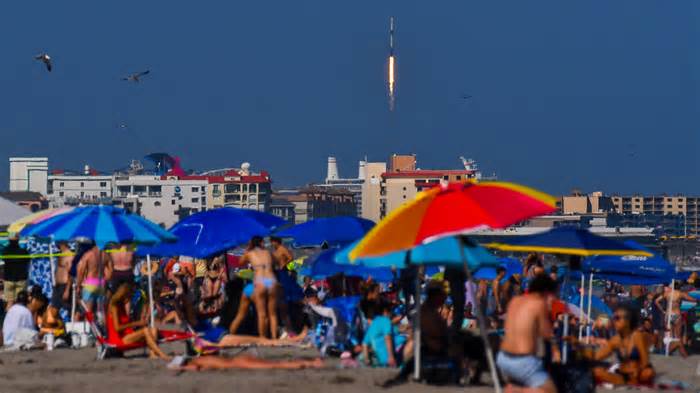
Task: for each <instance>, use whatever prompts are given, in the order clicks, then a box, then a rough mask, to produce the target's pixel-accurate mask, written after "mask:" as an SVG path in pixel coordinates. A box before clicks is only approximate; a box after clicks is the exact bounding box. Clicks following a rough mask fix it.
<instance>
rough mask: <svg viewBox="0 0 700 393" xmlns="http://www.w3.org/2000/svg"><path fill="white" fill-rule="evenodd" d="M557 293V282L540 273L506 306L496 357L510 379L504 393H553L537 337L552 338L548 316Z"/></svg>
mask: <svg viewBox="0 0 700 393" xmlns="http://www.w3.org/2000/svg"><path fill="white" fill-rule="evenodd" d="M556 292H557V284H556V283H555V282H554V281H553V280H552V279H551V278H550V277H549V276H547V275H544V274H541V275H539V276H536V277H535V278H533V279H532V281H530V288H529V293H527V294H525V295H520V296H516V297H514V298H513V299H512V300H511V302H510V304H509V305H508V310H507V311H506V321H505V336H504V337H503V342H502V343H501V350H500V352H499V353H498V356H497V357H496V364H497V365H498V368H499V369H500V370H501V373H502V374H503V376H504V377H506V379H507V380H509V382H511V384H509V385H508V386H506V392H533V393H534V392H542V393H556V391H557V389H556V387H555V386H554V383H553V382H552V379H551V378H550V377H549V375H548V374H547V372H546V371H545V369H544V366H543V364H542V359H540V358H539V357H537V348H538V344H539V340H540V339H545V340H550V339H551V338H552V324H551V322H550V320H549V315H550V311H551V305H552V301H553V300H554V299H555V298H556ZM512 383H516V384H518V385H519V386H517V387H516V386H514V385H512Z"/></svg>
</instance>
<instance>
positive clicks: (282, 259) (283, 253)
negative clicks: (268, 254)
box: [270, 236, 294, 270]
mask: <svg viewBox="0 0 700 393" xmlns="http://www.w3.org/2000/svg"><path fill="white" fill-rule="evenodd" d="M270 245H271V246H272V259H274V261H275V270H287V264H288V263H289V262H291V261H292V260H293V259H294V257H293V256H292V253H291V252H290V251H289V249H288V248H287V247H285V246H284V244H282V239H280V238H279V237H274V236H273V237H270Z"/></svg>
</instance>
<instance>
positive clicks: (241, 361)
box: [168, 355, 323, 371]
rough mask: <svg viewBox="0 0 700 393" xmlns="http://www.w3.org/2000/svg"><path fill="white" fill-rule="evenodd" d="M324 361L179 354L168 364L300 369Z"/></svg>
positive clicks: (194, 367)
mask: <svg viewBox="0 0 700 393" xmlns="http://www.w3.org/2000/svg"><path fill="white" fill-rule="evenodd" d="M322 367H323V361H322V360H321V359H319V358H316V359H311V360H305V359H299V360H265V359H260V358H256V357H253V356H244V355H239V356H235V357H231V358H228V357H223V356H200V357H196V358H191V359H188V358H185V357H182V356H177V357H176V358H175V359H173V362H171V363H170V364H168V368H169V369H171V370H179V371H204V370H229V369H244V370H273V369H277V370H299V369H304V368H322Z"/></svg>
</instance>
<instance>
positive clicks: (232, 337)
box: [195, 327, 309, 349]
mask: <svg viewBox="0 0 700 393" xmlns="http://www.w3.org/2000/svg"><path fill="white" fill-rule="evenodd" d="M308 331H309V330H308V328H307V327H304V330H303V331H302V332H301V333H300V334H298V335H296V336H294V337H291V338H284V339H269V338H265V337H257V336H245V335H239V334H226V335H224V336H223V337H221V339H220V340H219V341H218V342H216V343H214V342H210V341H207V340H204V339H202V338H198V339H197V340H196V342H195V346H197V347H200V348H203V347H210V348H212V349H216V348H230V347H240V346H247V345H257V346H260V347H286V346H293V345H300V344H301V343H302V342H303V341H304V339H305V338H306V335H307V334H308Z"/></svg>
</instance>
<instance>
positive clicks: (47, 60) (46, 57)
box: [34, 53, 51, 72]
mask: <svg viewBox="0 0 700 393" xmlns="http://www.w3.org/2000/svg"><path fill="white" fill-rule="evenodd" d="M34 60H41V61H42V62H43V63H44V64H46V69H47V70H48V71H49V72H51V57H50V56H49V55H47V54H46V53H42V54H40V55H36V56H34Z"/></svg>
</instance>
